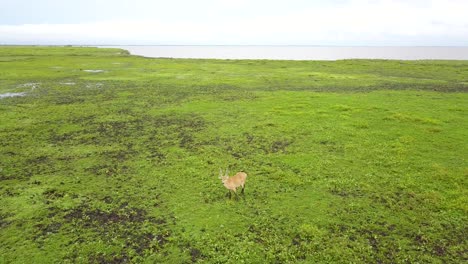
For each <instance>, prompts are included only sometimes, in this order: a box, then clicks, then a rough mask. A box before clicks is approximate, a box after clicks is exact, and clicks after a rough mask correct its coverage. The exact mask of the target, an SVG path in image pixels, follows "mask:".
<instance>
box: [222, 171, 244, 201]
mask: <svg viewBox="0 0 468 264" xmlns="http://www.w3.org/2000/svg"><path fill="white" fill-rule="evenodd" d="M218 178H219V179H221V182H222V183H223V185H224V187H226V189H228V190H229V198H231V196H232V193H231V191H234V193H235V194H236V196H238V194H237V191H236V190H237V188H238V187H239V186H241V187H242V191H241V193H242V194H243V193H244V189H245V180H246V179H247V174H246V173H245V172H242V171H240V172H238V173H236V175H234V176H231V177H229V174H228V170H227V169H226V173H224V175H223V171H222V170H221V169H219V177H218Z"/></svg>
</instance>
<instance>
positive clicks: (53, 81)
mask: <svg viewBox="0 0 468 264" xmlns="http://www.w3.org/2000/svg"><path fill="white" fill-rule="evenodd" d="M89 69H99V70H100V72H89V71H86V70H89ZM32 85H34V89H32ZM467 91H468V62H467V61H383V60H342V61H327V62H325V61H265V60H239V61H237V60H236V61H232V60H190V59H148V58H143V57H136V56H130V55H128V53H127V52H125V51H123V50H117V49H97V48H74V47H56V48H54V47H1V48H0V94H6V93H24V92H26V94H24V96H18V97H8V98H0V182H1V184H0V197H1V198H0V227H1V228H0V262H2V263H27V262H30V261H31V259H34V260H35V261H36V262H37V263H54V262H56V263H161V262H166V263H192V262H200V263H239V262H244V263H265V262H267V263H288V262H289V263H293V262H294V263H297V262H304V263H315V262H318V263H352V262H354V263H416V262H418V263H461V262H463V261H464V260H466V259H467V258H468V255H467V252H468V245H467V240H466V237H467V231H468V227H467V223H468V221H467V220H468V219H467V218H468V217H467V211H468V208H467V204H468V198H467V197H468V196H467V186H468V185H467V179H468V164H467V157H468V146H467V144H468V143H467V138H468V94H467ZM220 167H221V168H229V169H230V171H245V172H246V173H247V174H248V175H249V176H248V180H247V181H248V183H247V187H246V190H245V193H244V195H243V198H242V199H229V198H227V197H226V196H225V194H226V188H225V187H224V186H223V185H222V183H221V182H220V180H219V179H218V172H219V168H220Z"/></svg>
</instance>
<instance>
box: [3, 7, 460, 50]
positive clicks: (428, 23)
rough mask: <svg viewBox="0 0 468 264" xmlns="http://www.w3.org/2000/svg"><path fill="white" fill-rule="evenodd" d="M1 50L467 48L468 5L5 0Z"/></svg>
mask: <svg viewBox="0 0 468 264" xmlns="http://www.w3.org/2000/svg"><path fill="white" fill-rule="evenodd" d="M0 44H89V45H98V44H122V45H125V44H220V45H226V44H231V45H239V44H240V45H265V44H266V45H344V46H346V45H410V46H411V45H418V46H420V45H423V46H468V0H327V1H325V0H323V1H320V0H286V1H280V0H250V1H248V0H0Z"/></svg>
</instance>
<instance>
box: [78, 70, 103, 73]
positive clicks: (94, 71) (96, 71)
mask: <svg viewBox="0 0 468 264" xmlns="http://www.w3.org/2000/svg"><path fill="white" fill-rule="evenodd" d="M83 71H85V72H91V73H98V72H104V70H83Z"/></svg>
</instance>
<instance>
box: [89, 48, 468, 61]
mask: <svg viewBox="0 0 468 264" xmlns="http://www.w3.org/2000/svg"><path fill="white" fill-rule="evenodd" d="M95 47H102V48H121V49H125V50H127V51H128V52H130V54H132V55H137V56H144V57H149V58H180V59H233V60H256V59H261V60H262V59H266V60H325V61H330V60H343V59H383V60H468V47H448V46H447V47H446V46H301V45H284V46H280V45H154V46H151V45H130V46H128V45H110V46H105V45H103V46H95Z"/></svg>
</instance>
